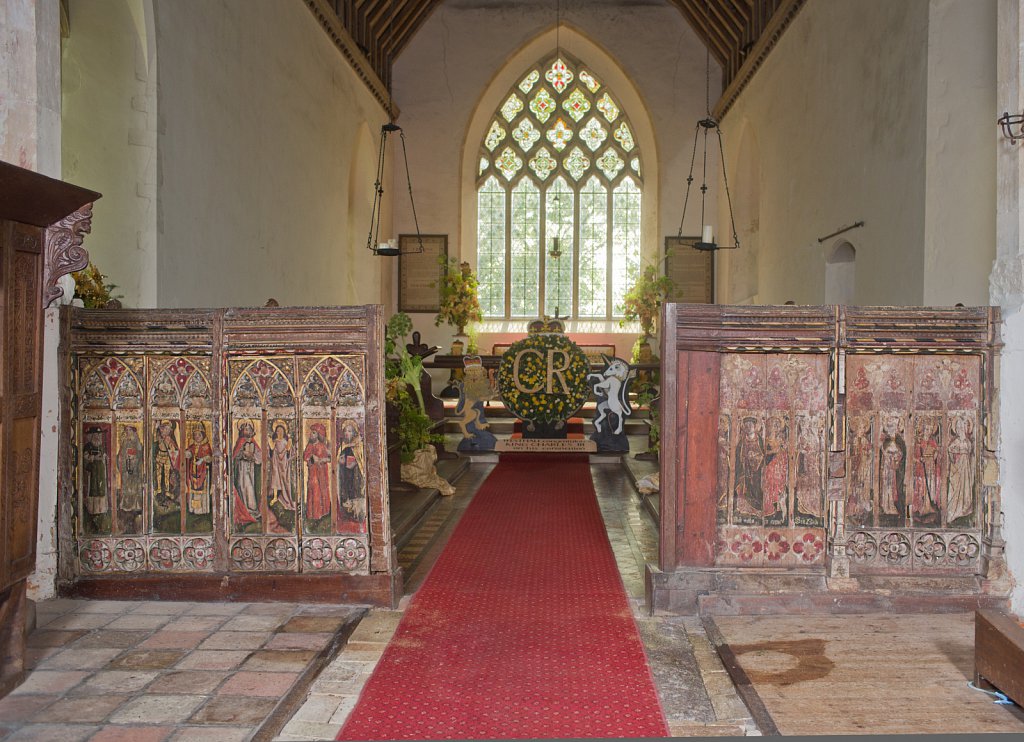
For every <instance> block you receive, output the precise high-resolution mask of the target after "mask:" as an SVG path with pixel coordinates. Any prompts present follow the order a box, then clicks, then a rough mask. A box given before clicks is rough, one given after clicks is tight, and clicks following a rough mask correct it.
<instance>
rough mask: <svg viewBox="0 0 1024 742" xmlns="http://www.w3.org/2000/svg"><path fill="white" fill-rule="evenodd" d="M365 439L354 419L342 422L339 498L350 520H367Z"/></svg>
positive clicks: (339, 451)
mask: <svg viewBox="0 0 1024 742" xmlns="http://www.w3.org/2000/svg"><path fill="white" fill-rule="evenodd" d="M364 467H365V462H364V459H363V440H362V438H361V437H360V435H359V429H358V428H357V427H356V423H355V421H353V420H345V421H344V422H343V423H342V424H341V443H340V444H339V446H338V499H339V500H340V501H341V511H340V512H342V513H344V514H345V515H346V516H347V517H348V518H349V519H350V520H353V521H355V522H357V523H362V522H363V521H365V520H366V507H365V500H364V497H363V484H364V481H365V480H364V478H363V477H364V473H363V472H364Z"/></svg>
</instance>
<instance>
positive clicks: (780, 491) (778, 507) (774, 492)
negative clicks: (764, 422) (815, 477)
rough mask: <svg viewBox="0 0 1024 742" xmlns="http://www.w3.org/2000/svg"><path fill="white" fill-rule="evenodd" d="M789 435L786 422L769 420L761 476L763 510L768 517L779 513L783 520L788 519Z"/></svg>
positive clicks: (776, 419)
mask: <svg viewBox="0 0 1024 742" xmlns="http://www.w3.org/2000/svg"><path fill="white" fill-rule="evenodd" d="M787 435H788V430H787V428H786V422H785V420H783V419H782V418H781V417H778V416H775V417H771V418H769V419H768V431H767V434H766V435H765V437H764V461H765V465H764V472H763V473H762V475H761V491H762V492H763V493H764V506H763V507H762V510H763V512H764V514H765V515H766V516H771V515H773V514H774V513H775V512H776V511H779V512H781V514H782V517H783V519H785V517H786V505H787V502H786V494H787V491H788V489H789V451H788V450H787V448H786V437H787Z"/></svg>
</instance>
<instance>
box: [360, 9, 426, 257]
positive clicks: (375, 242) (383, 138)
mask: <svg viewBox="0 0 1024 742" xmlns="http://www.w3.org/2000/svg"><path fill="white" fill-rule="evenodd" d="M388 28H389V31H388V39H389V42H393V37H394V29H395V2H394V0H392V2H391V16H390V18H389V19H388ZM393 62H394V60H393V59H390V58H389V60H388V80H387V92H388V106H387V108H388V110H387V113H388V122H387V123H386V124H383V125H381V127H380V149H379V150H378V151H377V179H376V181H375V182H374V184H373V206H372V208H371V210H370V233H369V234H368V235H367V237H366V248H367V249H368V250H370V251H371V252H373V254H374V255H389V256H390V255H397V254H398V251H394V250H391V249H388V250H385V249H382V248H380V247H379V246H380V220H381V213H382V211H383V200H384V185H383V183H384V163H385V154H386V152H387V142H388V135H389V134H393V133H394V132H396V131H397V132H398V136H399V137H400V138H401V141H402V163H403V164H404V165H405V184H406V189H407V190H408V191H409V205H410V206H411V208H412V221H413V226H415V228H416V249H415V250H409V251H408V252H409V253H422V252H423V251H424V247H423V235H422V234H421V233H420V221H419V217H418V216H417V214H416V200H415V199H414V198H413V194H412V175H411V174H410V172H409V152H408V150H407V149H406V146H405V132H404V131H402V127H401V126H399V125H398V124H396V123H395V103H394V94H393V91H392V81H393V74H392V70H393V68H394V64H393ZM399 250H400V248H399Z"/></svg>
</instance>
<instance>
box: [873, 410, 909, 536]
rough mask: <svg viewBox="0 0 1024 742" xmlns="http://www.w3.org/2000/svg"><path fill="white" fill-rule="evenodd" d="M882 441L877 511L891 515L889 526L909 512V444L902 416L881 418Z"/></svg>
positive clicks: (879, 449) (879, 451)
mask: <svg viewBox="0 0 1024 742" xmlns="http://www.w3.org/2000/svg"><path fill="white" fill-rule="evenodd" d="M881 437H882V440H881V441H880V443H879V448H878V454H879V460H878V509H879V511H880V512H881V514H882V516H888V518H887V521H888V523H886V525H891V524H892V523H893V522H894V521H895V522H898V521H899V519H900V516H901V515H902V514H903V512H904V510H906V505H907V496H906V488H905V485H904V474H905V473H906V470H907V444H906V442H905V441H904V440H903V420H902V419H900V417H899V415H886V416H883V417H882V436H881Z"/></svg>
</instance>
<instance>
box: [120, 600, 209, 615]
mask: <svg viewBox="0 0 1024 742" xmlns="http://www.w3.org/2000/svg"><path fill="white" fill-rule="evenodd" d="M194 605H195V603H188V602H183V601H173V600H144V601H142V602H141V603H137V604H136V606H137V607H136V608H135V609H134V610H133V611H132V613H142V614H147V613H148V614H153V615H157V616H167V615H171V614H175V615H177V614H181V613H184V612H185V611H187V610H189V609H190V608H192V607H193V606H194Z"/></svg>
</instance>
